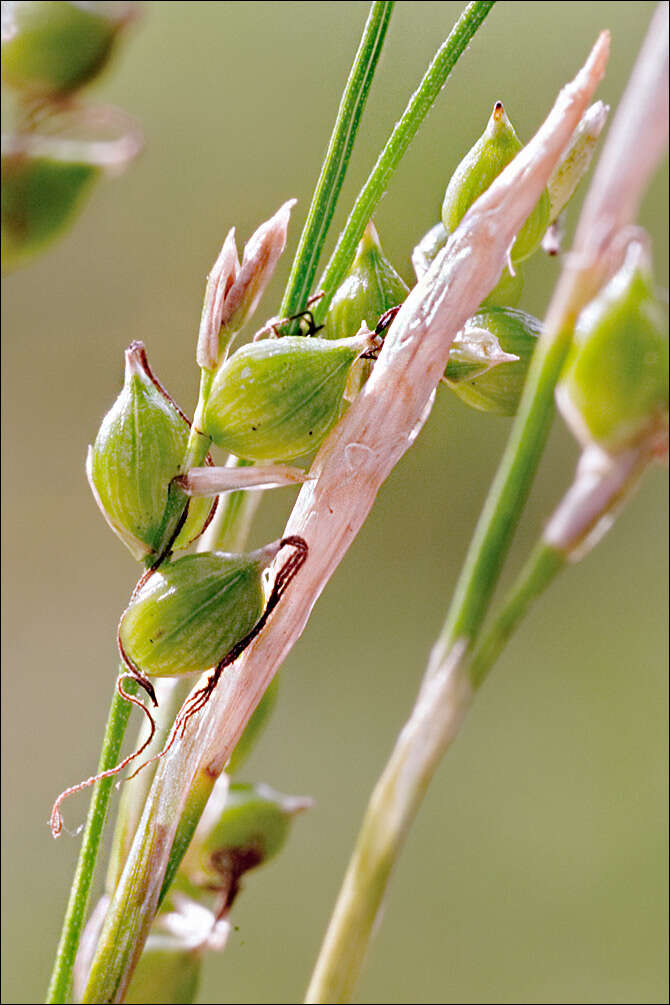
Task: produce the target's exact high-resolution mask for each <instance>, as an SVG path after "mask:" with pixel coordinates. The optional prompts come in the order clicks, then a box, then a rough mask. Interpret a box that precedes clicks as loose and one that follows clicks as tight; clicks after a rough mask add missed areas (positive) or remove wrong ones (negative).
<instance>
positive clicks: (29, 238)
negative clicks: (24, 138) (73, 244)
mask: <svg viewBox="0 0 670 1005" xmlns="http://www.w3.org/2000/svg"><path fill="white" fill-rule="evenodd" d="M99 176H100V168H98V167H97V166H96V165H94V164H87V163H85V162H83V161H82V162H79V163H77V162H76V161H63V160H58V159H55V158H50V157H35V156H31V155H29V154H26V153H11V152H7V153H6V152H5V150H3V154H2V269H3V272H4V271H9V270H11V269H14V268H16V267H17V266H19V265H22V264H24V263H25V262H28V261H30V259H32V258H33V257H34V256H35V255H37V254H39V252H41V251H42V250H43V249H44V248H45V247H47V246H48V245H49V244H51V242H52V241H55V240H56V239H57V238H58V237H60V236H61V235H62V234H63V233H64V232H65V231H66V230H67V228H68V227H69V226H70V224H71V223H72V222H73V220H74V219H75V217H76V215H77V212H78V211H79V208H80V206H81V204H82V202H83V201H84V199H85V197H86V195H87V194H88V192H89V191H90V189H91V187H92V185H93V183H94V182H95V180H96V178H98V177H99Z"/></svg>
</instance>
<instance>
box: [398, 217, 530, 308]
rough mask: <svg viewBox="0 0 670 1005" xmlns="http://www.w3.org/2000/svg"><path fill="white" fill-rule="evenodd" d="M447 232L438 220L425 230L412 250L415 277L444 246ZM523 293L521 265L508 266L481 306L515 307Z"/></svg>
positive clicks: (418, 276)
mask: <svg viewBox="0 0 670 1005" xmlns="http://www.w3.org/2000/svg"><path fill="white" fill-rule="evenodd" d="M448 240H449V234H448V233H447V231H446V230H445V227H444V224H443V223H442V221H441V220H440V221H439V223H436V224H435V226H434V227H431V228H430V230H429V231H427V232H426V233H425V234H424V235H423V237H422V238H421V240H420V241H419V243H418V244H417V245H416V246H415V248H414V250H413V251H412V265H413V267H414V272H415V274H416V278H417V279H421V277H422V276H424V275H425V274H426V272H428V269H429V268H430V266H431V265H432V263H433V261H434V260H435V259H436V258H437V256H438V255H439V253H440V252H441V251H442V249H443V248H444V247H445V245H446V243H447V241H448ZM522 293H523V274H522V271H521V266H520V265H519V264H518V263H517V264H516V265H515V266H514V273H512V272H510V270H509V269H508V268H505V269H504V270H503V273H502V276H501V277H500V279H499V280H498V283H497V284H496V285H495V286H494V288H493V289H492V290H491V292H490V293H489V294H488V296H486V297H484V299H483V300H482V304H481V306H482V307H516V305H517V304H518V303H519V300H520V299H521V294H522Z"/></svg>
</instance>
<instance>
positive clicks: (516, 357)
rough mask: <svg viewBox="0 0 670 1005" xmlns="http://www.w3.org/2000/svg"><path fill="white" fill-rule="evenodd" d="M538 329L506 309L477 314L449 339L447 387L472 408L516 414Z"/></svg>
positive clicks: (528, 318) (524, 316)
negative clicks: (451, 340) (451, 339)
mask: <svg viewBox="0 0 670 1005" xmlns="http://www.w3.org/2000/svg"><path fill="white" fill-rule="evenodd" d="M541 327H542V326H541V323H540V321H538V319H537V318H534V317H533V316H532V315H530V314H526V313H524V312H523V311H518V310H514V309H513V308H511V307H504V308H503V307H489V308H486V309H485V310H481V311H478V312H477V314H475V315H473V317H471V318H470V319H469V320H468V321H467V323H466V324H465V326H464V327H463V329H462V330H461V331H460V332H459V333H458V335H457V336H456V338H455V339H454V342H453V344H452V347H451V352H450V354H449V362H448V364H447V369H446V371H445V375H444V377H445V381H446V383H447V384H448V386H449V387H450V388H451V389H452V391H454V392H455V393H456V394H457V395H458V396H459V398H461V399H462V401H464V402H465V403H466V404H467V405H470V406H471V407H472V408H476V409H479V410H480V411H482V412H493V413H495V414H496V415H515V414H516V411H517V408H518V407H519V400H520V398H521V394H522V391H523V387H524V384H525V381H526V375H527V373H528V367H529V365H530V360H531V357H532V355H533V351H534V349H535V345H536V343H537V336H538V335H539V334H540V331H541Z"/></svg>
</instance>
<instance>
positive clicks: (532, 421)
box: [440, 325, 572, 649]
mask: <svg viewBox="0 0 670 1005" xmlns="http://www.w3.org/2000/svg"><path fill="white" fill-rule="evenodd" d="M571 338H572V327H571V326H570V325H568V326H565V327H563V328H562V329H561V330H560V331H559V332H558V333H557V334H556V335H555V336H554V337H552V338H551V339H545V338H541V339H540V341H539V344H538V346H537V348H536V350H535V354H534V357H533V360H532V362H531V365H530V369H529V372H528V378H527V383H526V388H525V390H524V393H523V396H522V399H521V403H520V406H519V412H518V415H517V417H516V420H515V423H514V426H513V428H512V432H511V435H510V438H509V440H508V442H507V446H506V448H505V452H504V454H503V457H502V460H501V462H500V466H499V468H498V471H497V473H496V476H495V479H494V481H493V484H492V485H491V490H490V492H489V495H488V497H487V500H486V503H485V505H484V509H483V510H482V513H481V516H480V518H479V522H478V523H477V527H476V529H475V533H474V536H473V538H472V541H471V543H470V548H469V549H468V553H467V556H466V559H465V563H464V565H463V570H462V572H461V575H460V577H459V580H458V583H457V585H456V591H455V594H454V599H453V601H452V604H451V608H450V611H449V614H448V616H447V620H446V623H445V626H444V629H443V631H442V635H441V638H440V641H441V643H442V644H443V645H444V647H445V649H448V648H449V646H450V645H452V644H453V643H454V642H455V641H456V640H458V639H463V638H464V639H467V640H468V641H472V640H473V639H474V638H475V637H476V635H477V632H478V631H479V629H480V627H481V624H482V622H483V620H484V617H485V615H486V612H487V610H488V607H489V603H490V601H491V597H492V595H493V591H494V589H495V587H496V584H497V582H498V578H499V576H500V571H501V569H502V565H503V562H504V560H505V557H506V555H507V552H508V550H509V547H510V545H511V543H512V537H513V535H514V531H515V530H516V528H517V525H518V523H519V521H520V519H521V515H522V511H523V507H524V503H525V502H526V499H527V497H528V493H529V491H530V487H531V484H532V481H533V477H534V475H535V472H536V470H537V466H538V464H539V461H540V457H541V456H542V451H543V449H544V445H545V443H546V440H547V436H548V435H549V429H550V427H551V422H552V419H553V415H554V388H555V387H556V382H557V380H558V377H559V374H560V372H561V369H562V366H563V363H564V361H565V357H566V355H567V353H568V349H569V348H570V340H571Z"/></svg>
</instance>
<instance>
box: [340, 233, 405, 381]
mask: <svg viewBox="0 0 670 1005" xmlns="http://www.w3.org/2000/svg"><path fill="white" fill-rule="evenodd" d="M408 293H409V287H408V286H407V283H406V282H405V281H404V279H402V277H401V276H399V275H398V273H397V272H396V270H395V269H394V268H393V266H392V265H391V263H390V262H389V260H388V259H387V258H386V257H385V255H384V252H383V251H382V246H381V243H380V241H379V235H378V234H377V230H376V228H375V226H374V224H373V223H372V222H370V223H369V224H368V226H367V227H366V230H365V233H364V234H363V237H362V238H361V241H360V243H359V245H358V248H357V250H356V257H355V258H354V261H353V263H352V265H351V268H350V269H349V272H348V273H347V276H346V278H345V279H344V281H343V283H342V285H341V286H340V287H339V289H338V290H337V292H336V293H335V296H334V297H333V300H332V303H331V305H330V309H329V311H328V315H327V317H326V328H325V332H324V336H325V338H329V339H340V338H346V337H347V336H348V335H355V334H356V332H358V331H359V330H360V327H361V325H362V324H363V325H365V327H366V328H369V329H371V330H373V331H374V329H375V327H376V325H377V322H378V321H379V318H380V317H381V316H382V314H384V313H385V312H386V311H388V310H390V308H391V307H399V306H400V304H402V302H403V300H404V299H405V298H406V296H407V294H408ZM371 371H372V362H371V361H370V360H359V361H358V362H357V363H356V364H355V366H354V367H353V368H352V371H351V374H350V376H349V381H348V383H347V389H346V396H347V397H348V398H354V397H355V396H356V394H357V393H358V392H359V391H360V389H361V387H362V386H363V384H364V383H365V381H366V380H367V379H368V377H369V376H370V373H371Z"/></svg>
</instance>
